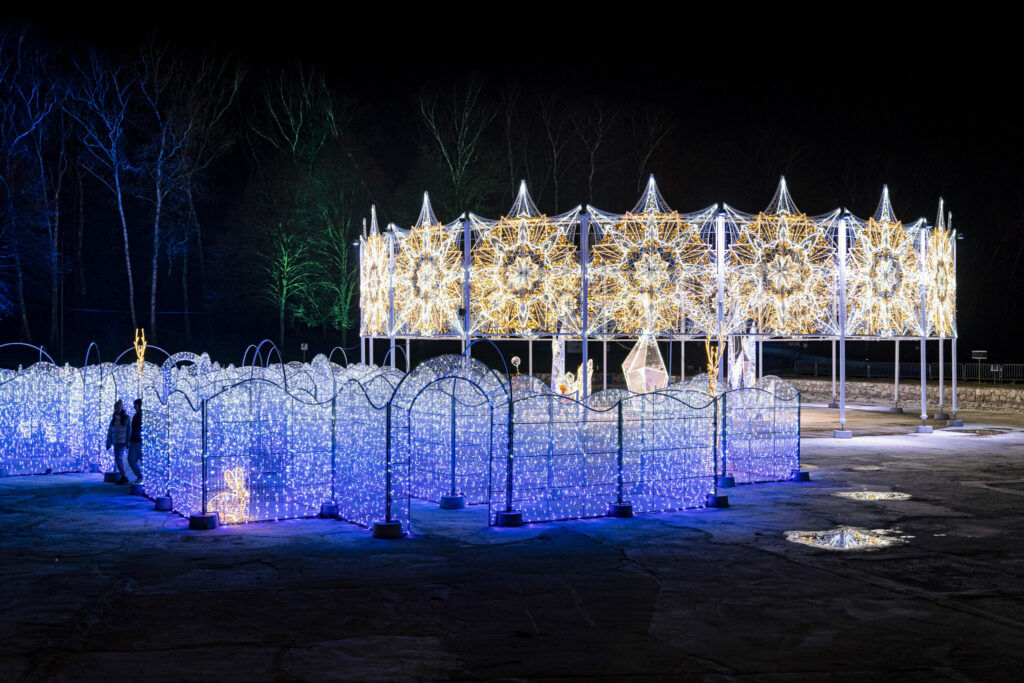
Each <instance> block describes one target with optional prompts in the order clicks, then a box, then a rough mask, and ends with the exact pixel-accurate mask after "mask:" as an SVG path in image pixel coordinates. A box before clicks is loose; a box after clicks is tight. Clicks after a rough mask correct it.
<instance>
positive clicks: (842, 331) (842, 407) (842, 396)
mask: <svg viewBox="0 0 1024 683" xmlns="http://www.w3.org/2000/svg"><path fill="white" fill-rule="evenodd" d="M836 257H837V258H838V259H839V429H837V430H835V431H833V432H832V436H833V437H835V438H837V439H849V438H850V437H852V436H853V433H852V432H850V431H849V430H847V429H846V218H845V217H843V218H841V219H839V253H838V254H836Z"/></svg>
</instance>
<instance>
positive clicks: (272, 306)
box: [0, 5, 1024, 363]
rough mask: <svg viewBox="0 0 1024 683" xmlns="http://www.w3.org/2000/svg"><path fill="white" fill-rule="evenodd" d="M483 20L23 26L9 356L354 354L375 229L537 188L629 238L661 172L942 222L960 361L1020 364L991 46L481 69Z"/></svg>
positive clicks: (788, 20) (571, 56) (799, 47)
mask: <svg viewBox="0 0 1024 683" xmlns="http://www.w3.org/2000/svg"><path fill="white" fill-rule="evenodd" d="M470 7H472V6H470V5H456V6H453V7H451V8H449V9H447V10H440V15H435V16H432V17H427V16H425V15H424V13H423V11H413V13H412V14H410V15H409V16H406V17H405V18H404V19H403V18H399V17H387V19H386V21H385V20H384V14H383V10H381V11H380V13H378V14H377V15H375V17H374V19H376V20H378V21H380V27H381V28H380V30H376V31H365V32H360V31H355V30H352V29H345V30H342V29H338V28H337V27H333V26H317V25H315V24H316V22H314V21H313V20H312V19H311V18H287V17H286V18H283V19H281V20H280V21H278V20H274V21H270V20H267V21H265V22H263V23H260V24H256V25H253V26H248V27H246V28H245V29H244V30H241V29H240V28H239V27H238V26H237V25H236V24H233V23H230V22H223V23H216V22H210V21H204V22H195V23H193V22H191V21H171V20H163V21H148V20H146V19H142V18H137V19H134V20H131V23H129V24H125V23H124V22H121V23H118V24H117V25H116V26H115V25H111V24H109V23H108V22H105V21H102V20H98V19H96V18H88V17H87V18H82V17H70V16H62V17H60V18H46V19H42V18H39V17H28V18H24V17H9V18H7V19H3V20H0V148H2V149H0V190H2V194H0V207H2V208H0V318H2V320H0V340H2V341H19V340H20V341H26V342H31V343H34V344H43V345H45V347H46V349H47V350H48V351H49V352H50V353H52V354H53V355H54V357H55V358H57V359H58V360H68V361H70V362H72V363H75V362H81V359H82V356H83V354H84V351H85V347H86V345H87V344H88V342H89V341H93V340H95V341H97V342H99V343H100V346H101V348H102V349H103V350H104V353H105V354H106V355H110V354H114V353H117V352H119V351H120V350H123V349H124V348H126V347H127V346H129V345H130V342H131V340H132V336H133V329H134V328H135V327H144V328H145V329H146V334H147V337H148V339H149V340H150V341H151V342H152V343H155V344H158V345H160V346H162V347H164V348H167V349H168V350H171V351H175V350H179V349H189V350H196V351H201V350H208V351H210V352H211V354H212V355H213V356H214V357H216V358H218V359H221V360H223V361H224V362H231V361H234V362H237V361H238V360H240V357H241V353H242V350H243V349H244V348H245V345H246V344H248V343H250V342H255V341H258V340H260V339H263V338H271V339H273V340H275V341H277V342H279V343H281V344H282V348H283V349H284V351H285V354H286V358H297V357H301V352H300V351H299V343H300V342H307V343H309V344H310V351H311V352H317V351H324V350H329V349H330V348H331V347H333V346H336V345H341V346H345V345H351V344H355V343H356V341H357V336H356V335H357V331H356V327H357V326H358V291H357V290H358V287H357V282H356V280H357V275H356V273H355V269H356V268H357V259H358V250H357V248H356V247H354V246H353V242H355V241H357V240H358V235H359V233H360V231H361V229H362V222H363V220H364V219H365V218H368V217H369V211H370V206H371V205H372V204H375V205H376V206H377V211H378V214H379V217H380V222H381V225H382V227H383V226H384V225H386V224H387V223H388V222H394V223H396V224H397V225H400V226H403V227H408V226H409V225H410V224H411V223H412V222H413V221H414V220H415V219H416V215H417V213H418V211H419V208H420V202H421V197H422V193H423V191H424V190H426V191H429V192H430V196H431V199H432V201H433V204H434V208H435V211H436V212H437V214H438V217H439V218H441V219H442V220H444V221H449V220H452V219H454V218H455V217H456V216H458V215H459V214H461V213H462V212H464V211H472V212H474V213H477V214H480V215H484V216H489V217H497V216H499V215H501V214H502V213H503V212H505V211H506V210H507V209H508V207H509V206H510V205H511V203H512V201H513V199H514V194H515V191H516V189H517V185H518V182H519V180H520V179H525V180H526V181H527V183H528V185H529V188H530V191H531V193H532V194H533V197H534V199H535V200H536V202H537V204H538V206H539V207H540V208H541V210H543V211H545V212H547V213H557V212H561V211H565V210H568V209H570V208H572V207H573V206H576V205H577V204H588V203H589V204H592V205H594V206H596V207H598V208H601V209H604V210H608V211H616V212H620V211H625V210H627V209H629V208H631V207H632V206H633V205H634V203H635V202H636V200H637V199H638V196H639V193H640V191H641V189H642V187H643V184H644V183H645V181H646V178H647V176H648V174H649V173H654V174H655V176H656V178H657V180H658V183H659V186H660V188H661V191H662V193H663V195H664V196H665V197H666V199H667V200H668V202H669V204H670V205H672V206H673V208H676V209H679V210H681V211H694V210H697V209H700V208H703V207H705V206H707V205H710V204H712V203H714V202H727V203H729V204H730V205H732V206H734V207H736V208H738V209H741V210H746V211H757V210H759V209H761V208H763V207H764V206H765V205H766V204H767V203H768V201H769V200H770V198H771V196H772V193H773V191H774V189H775V186H776V184H777V183H778V179H779V176H780V175H782V174H785V175H786V177H787V180H788V182H789V187H790V189H791V192H792V194H793V197H794V199H795V201H796V203H797V205H798V206H799V207H800V208H801V210H803V211H806V212H807V213H810V214H818V213H824V212H826V211H829V210H831V209H834V208H836V207H846V208H849V209H850V210H851V211H853V212H854V213H855V214H857V215H860V216H866V215H868V214H871V213H872V212H873V211H874V210H875V207H876V205H877V202H878V198H879V195H880V192H881V188H882V185H883V183H888V184H889V186H890V190H891V192H892V197H893V203H894V206H895V208H896V211H897V214H898V215H899V216H900V217H901V218H903V219H904V220H906V221H912V220H914V219H916V218H917V217H919V216H925V217H926V218H928V220H929V221H930V222H931V221H934V219H935V215H936V210H937V203H938V199H939V197H940V196H942V197H944V198H945V201H946V206H947V208H948V209H949V210H951V211H952V212H953V214H954V227H956V228H957V229H958V230H960V231H961V232H963V233H964V234H965V237H966V239H965V240H963V241H962V242H960V244H959V257H960V262H959V284H960V300H959V323H960V331H961V339H962V342H961V345H960V349H961V353H962V354H963V355H968V353H969V350H970V349H971V348H988V349H991V351H990V357H992V358H996V359H999V360H1003V361H1004V362H1012V361H1014V360H1020V359H1021V357H1022V354H1021V353H1020V351H1019V349H1018V345H1017V342H1016V339H1017V335H1018V334H1019V332H1020V330H1021V325H1020V323H1019V322H1018V319H1019V316H1020V315H1021V313H1022V308H1021V305H1020V302H1019V294H1020V291H1021V285H1022V280H1024V278H1022V274H1024V259H1022V250H1024V220H1022V218H1024V196H1022V193H1021V191H1020V190H1021V180H1022V173H1021V169H1020V152H1021V151H1022V150H1021V145H1020V131H1019V123H1018V121H1017V118H1018V116H1017V114H1016V113H1015V110H1013V109H1012V108H1011V107H1010V106H1009V105H1008V104H1004V102H1003V100H1002V99H1001V97H1000V96H999V93H998V92H997V91H995V90H993V85H992V84H993V82H994V80H997V79H996V77H995V74H996V73H997V72H998V71H999V70H1001V69H1004V68H1007V67H1010V66H1019V53H1018V51H1017V48H1016V47H1015V42H1013V41H1012V40H1010V38H1011V37H1010V36H1003V37H1005V38H1007V40H1001V37H1000V32H1001V31H1003V29H1001V28H999V24H998V23H992V22H991V21H990V20H991V18H990V17H957V18H956V19H957V22H956V23H955V24H954V23H953V21H952V20H953V17H936V16H933V15H928V16H924V14H922V13H921V12H919V11H918V10H919V9H920V8H913V7H911V8H908V9H907V10H906V12H905V15H904V16H888V17H886V18H885V22H882V21H880V20H879V18H878V17H875V16H873V15H871V14H870V13H869V12H868V13H862V14H860V15H857V16H853V15H850V16H846V17H844V18H842V20H841V22H840V23H837V24H834V25H833V29H834V30H830V31H822V30H820V28H819V26H818V24H817V23H816V22H817V19H818V18H816V17H814V16H813V15H809V14H808V13H806V12H803V13H801V12H795V11H792V10H782V11H779V12H776V11H775V10H769V9H765V10H751V11H750V12H751V14H750V16H749V17H748V19H749V21H748V22H746V23H744V24H743V25H742V26H735V25H728V26H727V25H725V24H722V23H718V22H720V21H721V20H722V19H723V18H725V17H727V16H728V13H729V10H728V8H724V9H722V10H721V12H722V14H721V15H715V16H713V17H705V16H702V17H700V19H701V22H698V21H696V20H695V21H694V23H693V25H692V26H691V27H690V28H688V29H687V30H685V31H684V30H681V29H680V28H679V26H678V25H671V26H669V25H665V26H662V25H660V24H659V22H658V21H657V17H647V16H645V17H641V18H637V19H636V21H635V22H634V21H632V20H631V22H627V23H624V24H622V25H621V26H618V27H616V26H615V23H616V22H615V18H612V19H609V18H607V17H605V18H600V17H598V18H595V17H591V18H590V19H587V20H581V19H579V17H578V16H576V15H575V14H574V13H573V12H572V10H571V8H562V9H559V8H553V9H551V8H549V10H548V11H547V15H546V21H547V25H548V26H549V27H550V26H553V27H558V26H562V27H566V28H564V29H562V30H558V31H553V30H546V31H538V32H534V33H532V34H531V33H525V34H518V35H515V32H516V30H517V28H516V26H515V25H514V24H515V22H511V23H508V22H506V23H504V24H503V28H502V29H501V30H502V31H503V32H501V33H499V34H496V35H494V36H491V37H489V38H488V40H486V41H485V40H482V38H481V35H480V34H479V32H477V31H476V28H475V27H478V26H479V24H480V22H481V21H487V19H486V18H483V17H480V16H475V15H474V14H473V12H472V11H470V10H469V8H470ZM527 7H531V6H529V5H527ZM532 7H533V8H534V9H533V11H534V12H536V11H537V10H538V8H537V7H536V6H532ZM922 7H924V6H922ZM523 11H524V12H526V10H525V9H524V10H523ZM588 21H589V22H590V23H587V22H588ZM598 21H600V22H601V26H602V31H603V32H598V31H597V30H595V26H596V22H598ZM580 22H582V23H580ZM609 22H610V23H609ZM886 22H888V23H886ZM371 25H372V22H371ZM441 25H444V26H445V27H446V28H447V29H449V30H448V31H447V33H440V32H439V27H440V26H441ZM837 26H842V27H843V28H835V27H837ZM608 31H612V35H609V33H608ZM614 31H619V32H620V34H621V33H622V32H627V33H628V35H627V36H626V37H623V36H622V35H614ZM428 35H429V36H430V37H429V38H426V37H424V36H428ZM796 36H802V38H801V39H800V40H795V39H793V38H794V37H796ZM513 38H515V40H513ZM908 346H909V345H908ZM811 352H813V349H811ZM908 352H912V349H908ZM870 353H871V350H870V348H869V347H867V346H865V350H864V351H863V354H864V355H870ZM889 353H891V351H890V350H886V351H885V352H884V354H883V352H882V351H881V350H879V351H878V358H877V359H878V360H889V358H888V357H885V358H883V355H885V356H888V354H889ZM853 354H854V355H853V357H858V358H859V357H863V356H862V353H861V351H860V350H855V351H854V352H853Z"/></svg>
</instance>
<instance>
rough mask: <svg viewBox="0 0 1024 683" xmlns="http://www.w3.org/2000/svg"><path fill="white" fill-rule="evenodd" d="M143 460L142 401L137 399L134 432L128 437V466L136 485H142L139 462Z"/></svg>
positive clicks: (133, 420) (133, 419)
mask: <svg viewBox="0 0 1024 683" xmlns="http://www.w3.org/2000/svg"><path fill="white" fill-rule="evenodd" d="M140 460H142V399H141V398H137V399H135V414H134V415H133V416H132V431H131V436H129V437H128V465H129V467H131V468H132V474H134V475H135V483H136V484H141V483H142V470H140V469H139V461H140Z"/></svg>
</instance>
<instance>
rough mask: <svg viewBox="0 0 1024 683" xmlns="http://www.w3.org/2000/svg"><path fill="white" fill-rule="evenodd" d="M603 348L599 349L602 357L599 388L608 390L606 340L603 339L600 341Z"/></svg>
mask: <svg viewBox="0 0 1024 683" xmlns="http://www.w3.org/2000/svg"><path fill="white" fill-rule="evenodd" d="M601 344H602V346H603V349H602V351H601V353H602V355H603V357H602V358H601V389H602V391H607V390H608V340H607V339H605V340H604V341H603V342H602V343H601Z"/></svg>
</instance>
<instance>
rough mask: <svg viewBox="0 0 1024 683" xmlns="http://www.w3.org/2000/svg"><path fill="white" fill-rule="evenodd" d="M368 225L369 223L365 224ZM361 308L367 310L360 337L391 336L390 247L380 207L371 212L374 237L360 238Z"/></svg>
mask: <svg viewBox="0 0 1024 683" xmlns="http://www.w3.org/2000/svg"><path fill="white" fill-rule="evenodd" d="M364 225H365V224H364ZM359 241H360V243H361V246H362V259H361V262H360V264H359V305H360V307H361V308H362V310H363V326H362V329H361V330H360V332H359V333H360V334H364V335H367V334H387V333H388V322H389V321H388V308H389V306H388V303H389V301H388V288H389V281H388V245H387V242H386V240H385V239H384V236H383V235H381V234H380V229H379V228H378V227H377V208H376V207H372V208H371V209H370V234H369V235H364V236H362V237H360V238H359Z"/></svg>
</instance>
